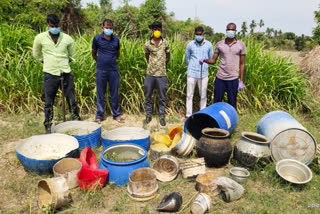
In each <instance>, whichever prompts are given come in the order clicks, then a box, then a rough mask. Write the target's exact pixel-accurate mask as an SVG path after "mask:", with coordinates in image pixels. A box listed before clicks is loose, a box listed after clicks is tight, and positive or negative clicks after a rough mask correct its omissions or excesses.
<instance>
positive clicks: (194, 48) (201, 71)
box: [185, 26, 213, 118]
mask: <svg viewBox="0 0 320 214" xmlns="http://www.w3.org/2000/svg"><path fill="white" fill-rule="evenodd" d="M194 34H195V39H194V40H193V41H191V42H189V43H188V45H187V48H186V51H185V59H186V63H187V68H188V70H187V101H186V107H187V113H186V118H187V117H189V116H191V114H192V99H193V94H194V88H195V86H196V84H198V88H199V95H200V97H201V99H200V110H201V109H203V108H205V107H206V106H207V86H208V67H209V66H208V65H207V64H201V65H200V66H199V63H198V62H199V59H202V58H212V56H213V50H212V44H211V42H209V41H207V40H205V39H204V38H203V36H204V29H203V27H201V26H198V27H196V28H195V30H194Z"/></svg>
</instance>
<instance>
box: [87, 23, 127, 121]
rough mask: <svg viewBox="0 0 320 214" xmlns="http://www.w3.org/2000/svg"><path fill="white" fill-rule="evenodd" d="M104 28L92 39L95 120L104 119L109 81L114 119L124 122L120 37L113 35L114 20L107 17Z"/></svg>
mask: <svg viewBox="0 0 320 214" xmlns="http://www.w3.org/2000/svg"><path fill="white" fill-rule="evenodd" d="M102 28H103V32H102V33H101V34H99V35H96V36H95V37H94V38H93V41H92V57H93V59H94V60H95V61H96V62H97V73H96V84H97V114H96V119H95V122H97V123H101V121H102V120H103V115H104V99H105V93H106V88H107V83H108V84H109V92H110V101H111V109H112V116H113V119H114V120H116V121H117V122H119V123H124V119H123V118H122V117H121V116H120V105H119V99H118V97H119V96H118V89H119V82H120V77H119V72H118V67H117V62H116V60H117V58H118V57H119V55H120V43H119V39H118V37H117V36H115V35H113V22H112V20H110V19H105V20H104V21H103V23H102ZM97 54H98V55H97Z"/></svg>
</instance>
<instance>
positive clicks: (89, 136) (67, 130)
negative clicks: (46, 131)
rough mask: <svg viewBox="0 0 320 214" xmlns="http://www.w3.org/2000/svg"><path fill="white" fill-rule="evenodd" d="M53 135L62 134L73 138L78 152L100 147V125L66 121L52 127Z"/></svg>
mask: <svg viewBox="0 0 320 214" xmlns="http://www.w3.org/2000/svg"><path fill="white" fill-rule="evenodd" d="M52 131H53V132H54V133H63V134H67V135H71V136H73V137H75V138H76V139H77V140H78V142H79V150H82V149H84V148H86V147H91V148H96V147H99V146H100V145H101V125H100V124H98V123H94V122H88V121H67V122H63V123H60V124H58V125H56V126H53V127H52Z"/></svg>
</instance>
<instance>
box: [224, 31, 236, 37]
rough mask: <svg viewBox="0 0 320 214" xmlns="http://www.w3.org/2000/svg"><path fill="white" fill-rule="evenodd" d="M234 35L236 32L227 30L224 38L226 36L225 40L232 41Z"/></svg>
mask: <svg viewBox="0 0 320 214" xmlns="http://www.w3.org/2000/svg"><path fill="white" fill-rule="evenodd" d="M235 34H236V32H235V31H233V30H227V31H226V36H227V38H229V39H233V38H234V36H235Z"/></svg>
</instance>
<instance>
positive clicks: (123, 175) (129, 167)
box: [99, 143, 149, 186]
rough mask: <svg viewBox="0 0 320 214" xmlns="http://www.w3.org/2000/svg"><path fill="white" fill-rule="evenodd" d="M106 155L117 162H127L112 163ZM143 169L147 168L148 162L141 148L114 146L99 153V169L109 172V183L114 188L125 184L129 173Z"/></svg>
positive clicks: (131, 145) (132, 145)
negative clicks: (112, 184) (111, 183)
mask: <svg viewBox="0 0 320 214" xmlns="http://www.w3.org/2000/svg"><path fill="white" fill-rule="evenodd" d="M108 155H111V156H112V155H113V157H116V158H117V160H119V159H126V160H128V159H129V160H128V161H126V162H119V161H112V160H109V159H107V158H106V156H108ZM110 159H111V158H110ZM144 167H149V162H148V159H147V151H146V150H145V149H144V148H142V147H141V146H137V145H135V144H130V143H125V144H116V145H112V146H109V147H107V148H106V149H104V150H103V151H102V152H101V160H100V163H99V169H107V170H109V182H114V184H115V185H116V186H122V185H125V184H127V182H128V181H129V175H130V174H131V172H132V171H133V170H135V169H139V168H144Z"/></svg>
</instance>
